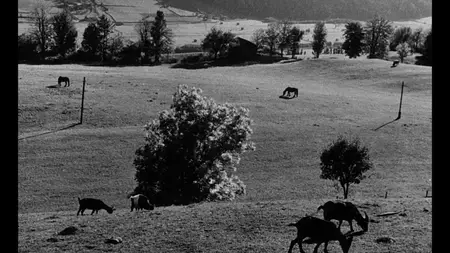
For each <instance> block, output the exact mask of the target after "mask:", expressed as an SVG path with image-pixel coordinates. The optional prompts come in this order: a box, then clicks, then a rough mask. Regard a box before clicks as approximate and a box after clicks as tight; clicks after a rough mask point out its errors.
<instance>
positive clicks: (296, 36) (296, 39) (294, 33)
mask: <svg viewBox="0 0 450 253" xmlns="http://www.w3.org/2000/svg"><path fill="white" fill-rule="evenodd" d="M304 34H305V31H301V30H300V29H298V27H296V26H294V27H292V28H291V30H290V31H289V48H290V49H291V55H292V59H294V57H295V52H297V49H298V47H299V43H300V41H301V40H302V38H303V35H304Z"/></svg>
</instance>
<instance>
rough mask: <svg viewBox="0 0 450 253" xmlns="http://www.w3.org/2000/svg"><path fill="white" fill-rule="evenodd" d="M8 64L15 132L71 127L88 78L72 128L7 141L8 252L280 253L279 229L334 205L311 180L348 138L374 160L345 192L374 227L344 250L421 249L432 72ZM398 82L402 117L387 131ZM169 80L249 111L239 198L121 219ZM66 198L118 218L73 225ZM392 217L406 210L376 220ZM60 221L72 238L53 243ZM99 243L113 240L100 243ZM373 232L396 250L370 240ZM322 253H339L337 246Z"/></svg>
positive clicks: (368, 63) (427, 236)
mask: <svg viewBox="0 0 450 253" xmlns="http://www.w3.org/2000/svg"><path fill="white" fill-rule="evenodd" d="M18 69H19V72H18V75H19V76H18V77H19V81H18V91H19V92H18V93H19V94H18V95H19V96H18V100H19V103H18V109H19V115H18V118H19V120H18V124H19V129H18V130H19V134H20V135H22V134H24V133H30V132H39V131H43V130H48V129H50V130H52V129H55V125H59V126H66V125H68V124H70V123H73V122H74V121H76V120H77V119H78V117H79V106H80V99H81V89H82V87H81V86H82V85H81V83H82V79H83V77H86V79H87V85H86V93H85V104H84V105H85V111H84V113H85V114H84V121H83V124H82V125H78V126H75V127H72V128H69V129H66V130H63V131H55V132H52V133H48V134H43V135H39V136H35V137H33V138H28V139H23V140H19V142H18V214H19V215H18V216H19V217H18V222H19V227H18V230H19V235H18V240H19V243H18V251H19V252H217V253H218V252H221V253H222V252H225V253H228V252H230V253H231V252H255V253H256V252H258V253H259V252H286V251H287V249H288V247H289V243H290V240H292V239H294V237H295V229H293V228H289V227H287V226H286V225H287V224H288V223H290V222H295V221H296V220H297V219H299V218H300V217H302V216H304V215H305V214H314V215H315V216H317V217H321V216H322V212H319V213H314V212H315V211H316V210H317V207H318V205H320V204H323V203H324V202H325V201H327V200H330V199H335V197H336V196H342V194H341V193H340V192H337V191H336V189H335V188H334V187H333V183H332V182H328V181H327V180H321V179H319V173H320V170H319V167H320V166H319V163H320V160H319V156H320V151H321V150H322V149H323V148H324V147H326V146H327V144H328V143H329V142H330V141H332V140H333V139H335V138H336V137H337V135H338V134H345V135H349V136H359V137H360V138H361V140H362V142H363V144H364V145H366V146H367V147H368V148H369V150H370V155H371V160H373V162H374V164H375V167H374V169H373V170H372V171H370V172H369V173H368V174H367V176H368V177H367V178H366V179H364V180H363V181H362V182H361V184H359V185H352V186H351V189H350V201H352V202H354V203H357V204H358V205H359V206H362V208H364V209H363V210H364V211H366V212H367V214H368V215H369V216H370V217H371V218H373V219H374V220H375V221H376V222H374V223H370V228H369V232H368V233H367V234H366V235H364V236H361V237H359V238H357V239H355V241H354V244H353V245H352V248H351V250H350V253H356V252H367V253H375V252H400V253H406V252H408V253H410V252H431V229H432V227H431V221H432V219H431V218H432V203H431V199H430V198H424V196H425V191H426V190H427V189H429V188H430V186H431V182H430V181H429V179H430V178H431V174H432V173H431V126H432V125H431V112H432V108H431V79H432V78H431V77H432V76H431V72H432V71H431V70H432V69H431V68H430V67H425V66H415V65H410V64H400V65H399V66H398V67H396V68H390V63H389V62H386V61H382V60H377V59H361V58H360V59H352V60H348V59H335V58H331V57H328V58H327V57H325V56H324V57H323V58H322V57H321V58H320V59H318V60H304V61H299V62H295V63H290V64H271V65H251V66H245V67H223V68H210V69H202V70H184V69H171V68H169V67H168V66H165V65H162V66H156V67H151V68H149V67H121V68H109V67H88V66H80V65H22V64H20V65H19V66H18ZM60 75H62V76H69V77H70V78H71V81H72V82H71V86H70V88H61V89H49V88H46V86H48V85H54V84H56V79H57V77H58V76H60ZM402 81H404V82H405V85H406V86H405V94H404V98H403V106H402V117H401V119H400V120H398V121H394V122H391V121H392V120H393V119H394V118H395V117H396V116H397V111H398V101H399V92H400V84H401V82H402ZM179 84H188V85H189V86H196V87H199V88H201V89H203V94H204V95H205V96H208V97H212V98H214V99H215V100H216V101H217V102H219V103H225V102H229V103H233V104H237V105H241V106H244V107H246V108H249V109H250V117H251V118H252V119H253V120H254V124H253V126H252V129H253V131H254V133H253V135H252V140H253V141H254V142H255V143H256V150H255V151H254V152H250V153H246V154H244V155H243V156H242V160H241V163H240V164H239V167H238V170H237V172H236V173H237V175H238V176H239V178H240V179H241V180H242V181H244V183H245V184H246V186H247V194H246V195H245V196H242V197H240V198H239V199H237V200H236V201H234V202H229V203H201V204H195V205H189V206H169V207H157V208H156V209H155V210H154V211H152V212H145V213H139V214H137V213H134V212H133V213H132V212H130V209H129V200H127V198H126V195H127V193H128V192H129V191H130V190H132V189H133V188H134V186H135V182H134V172H135V169H134V167H133V158H134V151H135V150H136V149H137V148H138V147H139V146H140V145H142V143H143V141H144V136H145V135H144V132H143V125H144V124H145V123H147V122H148V121H150V120H152V119H154V118H155V117H156V116H157V115H158V112H161V111H163V110H166V109H168V108H169V107H170V104H171V96H172V94H173V92H174V91H175V90H176V86H177V85H179ZM286 86H294V87H297V88H299V96H298V98H296V99H291V100H282V99H280V98H279V97H278V96H279V95H281V92H282V90H283V89H284V88H285V87H286ZM388 122H391V123H389V124H387V125H386V126H384V127H383V128H381V129H379V130H377V131H374V130H373V129H375V128H377V127H379V126H381V125H384V124H386V123H388ZM385 192H388V193H389V194H388V196H387V198H384V196H385ZM77 197H95V198H101V199H102V200H104V201H105V202H106V203H107V204H109V205H114V206H115V207H116V208H117V211H114V213H113V214H111V215H109V214H107V213H106V212H105V211H103V210H102V211H100V212H99V214H98V215H92V216H91V215H90V211H87V212H86V213H87V215H85V216H76V212H77V209H78V204H77ZM390 211H404V212H405V214H406V215H405V216H400V215H395V216H387V217H384V218H382V217H376V215H377V214H380V213H384V212H390ZM86 213H85V214H86ZM68 226H75V227H77V228H78V229H79V231H78V232H77V233H76V234H75V235H71V236H58V235H56V233H58V232H59V231H61V230H63V229H64V228H66V227H68ZM342 226H343V229H344V230H345V231H347V230H348V229H349V228H348V225H347V223H346V222H344V223H343V225H342ZM110 236H120V237H121V238H122V239H123V243H121V244H117V245H112V244H105V243H104V239H105V238H109V237H110ZM382 236H388V237H391V238H394V239H395V243H391V244H379V243H376V239H378V238H380V237H382ZM312 248H313V246H312V245H306V246H305V250H306V251H307V252H312ZM322 248H323V246H321V248H320V252H322V251H323V250H322ZM329 251H330V252H342V251H341V250H340V248H339V245H338V243H337V242H332V243H330V245H329ZM293 252H298V247H296V248H295V249H294V251H293Z"/></svg>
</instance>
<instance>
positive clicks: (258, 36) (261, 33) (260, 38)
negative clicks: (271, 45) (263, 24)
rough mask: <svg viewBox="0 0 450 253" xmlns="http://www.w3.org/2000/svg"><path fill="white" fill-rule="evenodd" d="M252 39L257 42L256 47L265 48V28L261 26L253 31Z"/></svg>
mask: <svg viewBox="0 0 450 253" xmlns="http://www.w3.org/2000/svg"><path fill="white" fill-rule="evenodd" d="M251 40H252V41H253V43H255V45H256V48H257V49H258V50H261V49H263V48H264V44H265V43H266V42H265V41H266V33H265V30H264V29H263V28H259V29H257V30H256V31H254V32H253V35H252V38H251Z"/></svg>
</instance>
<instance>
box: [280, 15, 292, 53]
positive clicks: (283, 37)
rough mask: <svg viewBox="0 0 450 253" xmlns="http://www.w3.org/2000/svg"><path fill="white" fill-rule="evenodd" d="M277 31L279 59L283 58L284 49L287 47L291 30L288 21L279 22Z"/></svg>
mask: <svg viewBox="0 0 450 253" xmlns="http://www.w3.org/2000/svg"><path fill="white" fill-rule="evenodd" d="M278 29H280V30H279V43H278V48H279V49H280V52H281V57H283V51H284V49H285V48H287V47H288V46H289V40H290V31H291V29H292V24H291V22H290V21H288V20H283V21H280V22H279V25H278Z"/></svg>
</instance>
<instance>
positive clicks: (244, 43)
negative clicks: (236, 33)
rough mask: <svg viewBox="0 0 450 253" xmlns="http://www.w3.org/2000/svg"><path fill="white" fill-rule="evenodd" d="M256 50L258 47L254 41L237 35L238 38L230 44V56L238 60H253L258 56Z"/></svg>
mask: <svg viewBox="0 0 450 253" xmlns="http://www.w3.org/2000/svg"><path fill="white" fill-rule="evenodd" d="M256 52H257V47H256V45H255V44H254V43H253V42H250V41H248V40H246V39H243V38H241V37H236V40H235V41H234V42H233V43H231V44H230V49H229V51H228V57H229V58H230V59H232V60H236V61H243V60H251V59H254V58H255V57H256Z"/></svg>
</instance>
